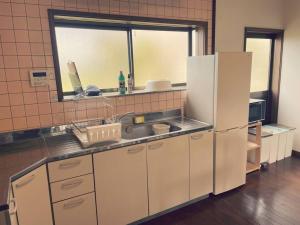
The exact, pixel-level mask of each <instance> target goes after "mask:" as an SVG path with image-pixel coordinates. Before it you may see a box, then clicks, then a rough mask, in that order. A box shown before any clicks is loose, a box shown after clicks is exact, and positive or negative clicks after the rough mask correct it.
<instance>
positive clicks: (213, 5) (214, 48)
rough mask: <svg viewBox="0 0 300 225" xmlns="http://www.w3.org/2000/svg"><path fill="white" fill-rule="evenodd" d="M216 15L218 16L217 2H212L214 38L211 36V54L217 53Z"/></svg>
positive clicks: (215, 0) (214, 0)
mask: <svg viewBox="0 0 300 225" xmlns="http://www.w3.org/2000/svg"><path fill="white" fill-rule="evenodd" d="M216 15H217V0H213V1H212V34H211V35H212V36H211V39H212V40H211V42H212V43H211V53H212V54H215V52H216Z"/></svg>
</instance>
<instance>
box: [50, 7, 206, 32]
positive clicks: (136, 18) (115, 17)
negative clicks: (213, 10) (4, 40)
mask: <svg viewBox="0 0 300 225" xmlns="http://www.w3.org/2000/svg"><path fill="white" fill-rule="evenodd" d="M48 11H51V12H52V14H54V15H56V16H73V17H84V18H95V19H107V20H121V21H128V22H130V21H137V22H147V23H151V22H152V23H165V24H174V25H176V24H179V25H187V26H194V28H196V27H197V26H203V25H207V24H208V22H207V21H196V20H178V19H162V18H155V17H142V16H123V15H112V14H103V13H92V12H80V11H68V10H60V9H49V10H48Z"/></svg>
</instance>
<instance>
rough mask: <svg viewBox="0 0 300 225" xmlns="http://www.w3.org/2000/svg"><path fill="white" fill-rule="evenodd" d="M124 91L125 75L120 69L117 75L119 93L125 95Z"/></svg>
mask: <svg viewBox="0 0 300 225" xmlns="http://www.w3.org/2000/svg"><path fill="white" fill-rule="evenodd" d="M125 93H126V87H125V77H124V74H123V72H122V71H120V75H119V94H120V95H125Z"/></svg>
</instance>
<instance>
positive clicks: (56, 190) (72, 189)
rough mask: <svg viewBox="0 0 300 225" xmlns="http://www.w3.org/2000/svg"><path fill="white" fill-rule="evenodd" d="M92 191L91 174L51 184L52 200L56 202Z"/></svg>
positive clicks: (92, 179) (92, 181)
mask: <svg viewBox="0 0 300 225" xmlns="http://www.w3.org/2000/svg"><path fill="white" fill-rule="evenodd" d="M93 191H94V178H93V175H92V174H88V175H85V176H80V177H76V178H72V179H68V180H64V181H59V182H55V183H52V184H51V194H52V202H58V201H61V200H64V199H68V198H72V197H75V196H78V195H83V194H87V193H90V192H93Z"/></svg>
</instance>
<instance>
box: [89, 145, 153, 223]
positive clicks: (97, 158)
mask: <svg viewBox="0 0 300 225" xmlns="http://www.w3.org/2000/svg"><path fill="white" fill-rule="evenodd" d="M94 168H95V185H96V193H97V209H98V220H99V223H100V225H125V224H128V223H131V222H134V221H137V220H139V219H142V218H144V217H147V216H148V195H147V165H146V145H145V144H141V145H135V146H130V147H126V148H121V149H115V150H111V151H107V152H101V153H97V154H94Z"/></svg>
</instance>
